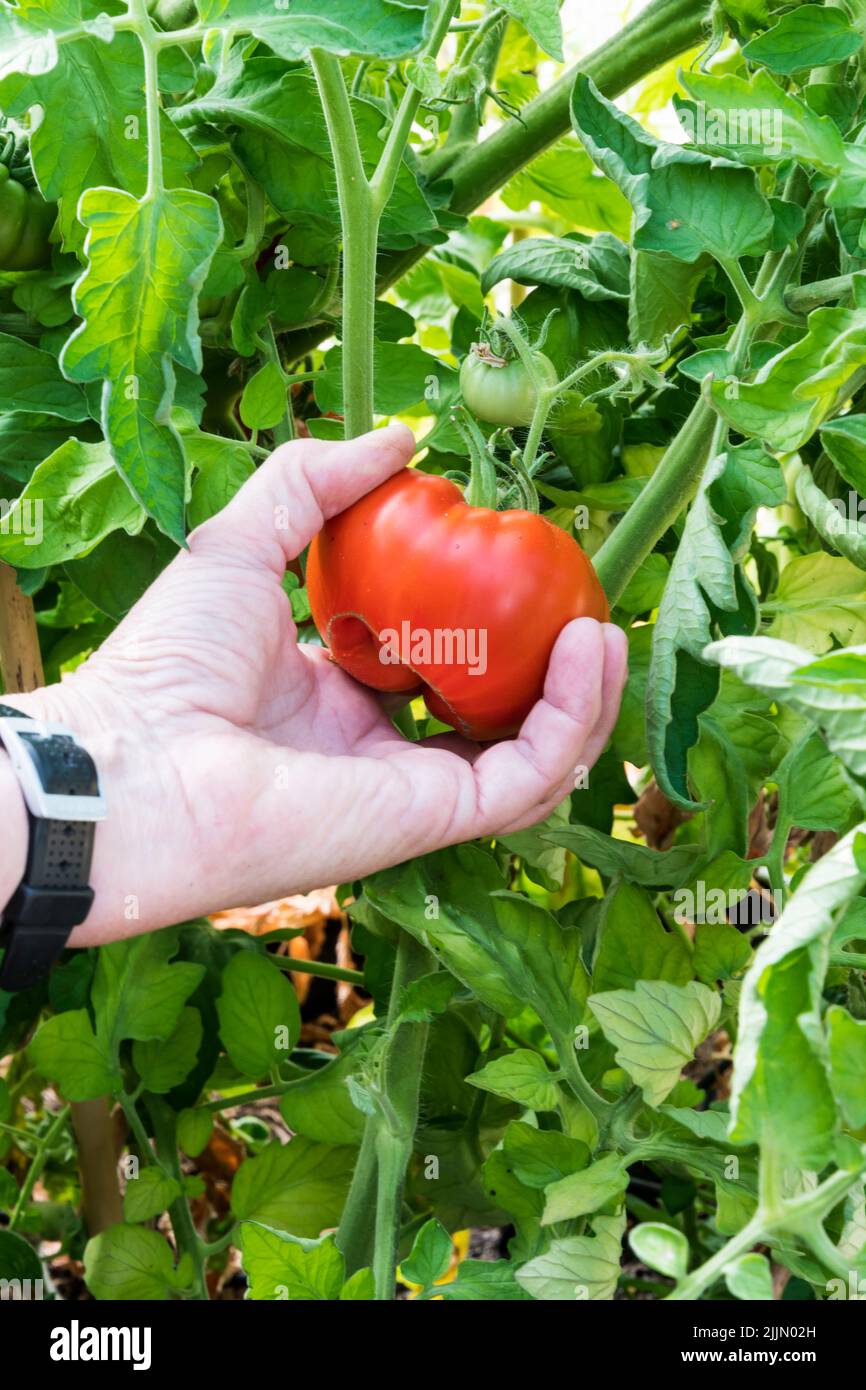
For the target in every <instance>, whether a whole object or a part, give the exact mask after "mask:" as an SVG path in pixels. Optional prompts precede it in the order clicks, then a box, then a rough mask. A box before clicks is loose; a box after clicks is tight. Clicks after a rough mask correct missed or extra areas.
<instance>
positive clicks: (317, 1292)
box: [241, 1221, 345, 1303]
mask: <svg viewBox="0 0 866 1390" xmlns="http://www.w3.org/2000/svg"><path fill="white" fill-rule="evenodd" d="M241 1252H242V1257H243V1266H244V1269H245V1270H246V1273H247V1275H248V1276H249V1281H250V1298H251V1299H253V1300H254V1301H258V1300H276V1301H282V1300H286V1301H288V1302H293V1303H294V1302H312V1301H319V1300H322V1301H325V1302H331V1301H333V1300H334V1299H337V1298H339V1297H340V1295H341V1290H342V1289H343V1286H344V1285H343V1280H344V1278H345V1260H344V1259H343V1256H342V1254H341V1253H340V1251H339V1250H338V1249H337V1247H336V1245H335V1243H334V1237H333V1236H325V1237H323V1238H322V1239H321V1240H301V1239H299V1238H298V1237H296V1236H293V1235H289V1234H288V1233H287V1232H283V1231H273V1230H269V1229H268V1228H267V1227H266V1226H263V1225H260V1224H258V1223H257V1222H252V1221H247V1222H245V1223H244V1225H243V1227H242V1228H241Z"/></svg>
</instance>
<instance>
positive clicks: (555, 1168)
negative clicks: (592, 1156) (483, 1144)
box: [502, 1120, 589, 1189]
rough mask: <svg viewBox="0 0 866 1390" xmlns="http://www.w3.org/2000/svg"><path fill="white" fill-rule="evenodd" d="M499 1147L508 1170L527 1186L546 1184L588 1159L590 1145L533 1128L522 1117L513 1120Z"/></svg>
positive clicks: (585, 1162)
mask: <svg viewBox="0 0 866 1390" xmlns="http://www.w3.org/2000/svg"><path fill="white" fill-rule="evenodd" d="M502 1148H503V1152H504V1154H505V1157H506V1159H507V1161H508V1166H509V1168H510V1170H511V1172H512V1173H514V1175H515V1176H516V1177H517V1179H518V1180H519V1181H520V1182H521V1183H523V1184H524V1185H525V1186H526V1187H532V1188H539V1189H540V1188H545V1187H548V1186H550V1185H551V1184H552V1183H556V1182H558V1181H559V1180H560V1179H561V1178H565V1177H568V1176H569V1175H570V1174H571V1173H576V1172H578V1171H579V1170H580V1169H582V1168H585V1167H586V1166H587V1164H588V1163H589V1149H588V1147H587V1145H586V1144H584V1143H583V1141H582V1140H581V1139H572V1138H570V1137H569V1136H568V1135H567V1134H560V1133H559V1131H558V1130H554V1129H536V1128H535V1127H534V1126H533V1125H530V1124H527V1123H526V1121H525V1120H512V1122H511V1124H510V1125H509V1126H508V1128H507V1130H506V1131H505V1134H504V1136H503V1140H502Z"/></svg>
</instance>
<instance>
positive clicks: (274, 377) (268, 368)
mask: <svg viewBox="0 0 866 1390" xmlns="http://www.w3.org/2000/svg"><path fill="white" fill-rule="evenodd" d="M285 414H286V383H285V379H284V377H283V373H282V371H281V370H280V368H279V366H278V365H277V363H276V362H266V363H265V365H264V366H263V367H260V368H259V370H258V371H257V372H256V373H255V375H254V376H251V377H250V379H249V381H248V382H247V384H246V386H245V387H244V393H243V395H242V396H241V404H240V415H241V419H242V420H243V422H244V424H245V425H246V426H247V427H248V428H249V429H251V430H269V429H272V428H273V426H274V425H276V424H278V423H279V422H280V420H283V419H284V418H285Z"/></svg>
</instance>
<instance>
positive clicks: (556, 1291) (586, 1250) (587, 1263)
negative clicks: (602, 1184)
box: [516, 1215, 625, 1302]
mask: <svg viewBox="0 0 866 1390" xmlns="http://www.w3.org/2000/svg"><path fill="white" fill-rule="evenodd" d="M592 1229H593V1232H594V1234H593V1235H591V1236H590V1235H584V1236H567V1237H565V1238H564V1239H562V1240H553V1241H551V1243H550V1246H549V1247H548V1249H547V1250H546V1251H545V1252H544V1253H543V1254H541V1255H537V1256H536V1257H535V1259H532V1260H529V1261H527V1263H526V1264H524V1265H522V1266H521V1267H520V1269H518V1271H517V1275H516V1278H517V1282H518V1284H520V1286H521V1288H524V1289H525V1290H526V1292H527V1293H529V1294H531V1295H532V1297H533V1298H536V1299H539V1300H542V1301H544V1302H548V1301H557V1302H565V1301H568V1302H573V1301H574V1300H575V1299H588V1300H590V1301H592V1302H600V1301H607V1300H609V1299H612V1298H613V1295H614V1292H615V1290H616V1284H617V1279H618V1278H619V1265H620V1245H621V1242H622V1236H623V1231H624V1230H625V1216H624V1215H623V1216H595V1217H593V1219H592Z"/></svg>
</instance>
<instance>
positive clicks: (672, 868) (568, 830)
mask: <svg viewBox="0 0 866 1390" xmlns="http://www.w3.org/2000/svg"><path fill="white" fill-rule="evenodd" d="M545 839H548V840H550V841H551V843H552V844H556V845H562V847H563V848H564V849H570V850H571V852H572V853H573V854H576V855H577V857H578V859H581V860H583V862H584V863H585V864H591V865H592V866H593V868H596V869H598V871H599V873H602V874H604V875H605V876H606V877H609V878H615V877H616V876H617V875H618V874H621V875H622V876H623V878H626V879H628V880H629V882H631V883H638V884H640V885H641V886H642V887H644V888H661V887H663V886H665V885H673V884H678V883H681V882H682V880H683V879H684V878H686V876H687V875H688V874H689V873H690V872H691V870H692V868H693V867H694V865H695V861H696V859H697V857H698V853H699V851H698V850H697V848H696V847H694V846H692V845H681V846H677V848H676V849H668V850H656V849H649V848H648V847H647V846H646V845H639V844H634V843H632V842H631V841H628V840H618V839H615V838H614V837H613V836H611V835H604V834H603V833H602V832H601V831H600V830H594V829H593V828H592V827H591V826H589V825H570V826H563V828H562V829H557V830H551V831H548V832H547V834H546V835H545Z"/></svg>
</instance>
